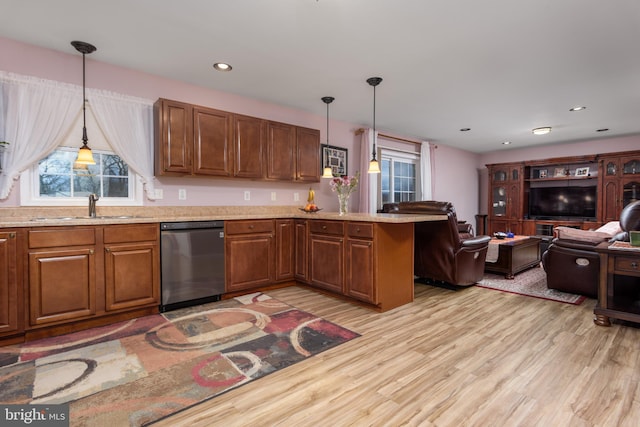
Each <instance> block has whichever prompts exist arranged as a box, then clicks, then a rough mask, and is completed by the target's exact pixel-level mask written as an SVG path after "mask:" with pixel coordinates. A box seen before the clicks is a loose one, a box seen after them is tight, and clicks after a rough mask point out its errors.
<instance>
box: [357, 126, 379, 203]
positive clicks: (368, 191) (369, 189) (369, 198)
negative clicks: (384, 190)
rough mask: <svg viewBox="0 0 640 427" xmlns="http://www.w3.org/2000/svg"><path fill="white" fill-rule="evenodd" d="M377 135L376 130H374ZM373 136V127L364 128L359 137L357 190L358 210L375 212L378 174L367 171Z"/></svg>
mask: <svg viewBox="0 0 640 427" xmlns="http://www.w3.org/2000/svg"><path fill="white" fill-rule="evenodd" d="M377 136H378V132H376V137H377ZM373 138H374V135H373V129H365V130H364V132H362V137H361V139H360V191H359V192H358V194H359V196H360V200H359V204H358V211H359V212H361V213H372V214H373V213H376V211H377V209H378V174H370V173H367V171H368V170H369V161H370V160H371V153H372V152H373ZM376 156H377V154H376ZM376 158H377V157H376ZM378 161H380V159H378Z"/></svg>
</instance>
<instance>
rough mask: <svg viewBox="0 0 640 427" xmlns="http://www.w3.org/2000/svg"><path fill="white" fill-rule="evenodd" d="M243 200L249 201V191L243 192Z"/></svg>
mask: <svg viewBox="0 0 640 427" xmlns="http://www.w3.org/2000/svg"><path fill="white" fill-rule="evenodd" d="M244 199H245V200H251V191H245V192H244Z"/></svg>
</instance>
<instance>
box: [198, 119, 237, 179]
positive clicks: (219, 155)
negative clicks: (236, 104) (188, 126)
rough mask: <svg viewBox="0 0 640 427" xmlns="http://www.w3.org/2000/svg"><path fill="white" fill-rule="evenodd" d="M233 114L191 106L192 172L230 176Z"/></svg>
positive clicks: (232, 152) (232, 161) (232, 154)
mask: <svg viewBox="0 0 640 427" xmlns="http://www.w3.org/2000/svg"><path fill="white" fill-rule="evenodd" d="M233 164H234V144H233V115H232V114H231V113H227V112H226V111H219V110H213V109H211V108H203V107H194V108H193V174H194V175H209V176H222V177H229V176H232V175H233Z"/></svg>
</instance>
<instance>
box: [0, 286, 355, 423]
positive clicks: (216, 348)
mask: <svg viewBox="0 0 640 427" xmlns="http://www.w3.org/2000/svg"><path fill="white" fill-rule="evenodd" d="M358 336H359V335H358V334H357V333H355V332H352V331H349V330H347V329H345V328H342V327H340V326H338V325H335V324H333V323H330V322H328V321H326V320H324V319H321V318H319V317H316V316H314V315H312V314H309V313H306V312H303V311H300V310H298V309H296V308H294V307H291V306H289V305H286V304H284V303H282V302H280V301H278V300H276V299H273V298H270V297H269V296H267V295H265V294H261V293H257V294H251V295H245V296H243V297H238V298H235V299H230V300H225V301H221V302H216V303H211V304H206V305H202V306H197V307H190V308H185V309H181V310H176V311H172V312H168V313H164V314H158V315H153V316H146V317H142V318H138V319H134V320H131V321H127V322H122V323H118V324H114V325H109V326H105V327H101V328H94V329H91V330H87V331H82V332H77V333H73V334H69V335H64V336H59V337H54V338H47V339H43V340H38V341H33V342H30V343H26V344H22V345H20V346H11V347H0V403H3V404H29V403H30V404H58V403H67V402H68V403H69V409H70V419H71V425H72V426H85V425H86V426H98V425H100V426H123V425H134V426H138V425H146V424H148V423H152V422H154V421H157V420H159V419H161V418H164V417H167V416H169V415H171V414H173V413H175V412H178V411H180V410H183V409H186V408H188V407H190V406H193V405H196V404H198V403H200V402H202V401H204V400H207V399H210V398H212V397H215V396H217V395H220V394H222V393H224V392H226V391H228V390H230V389H232V388H235V387H238V386H240V385H242V384H245V383H247V382H249V381H253V380H255V379H257V378H260V377H263V376H265V375H267V374H269V373H272V372H275V371H277V370H279V369H282V368H285V367H287V366H289V365H292V364H294V363H296V362H299V361H301V360H304V359H306V358H308V357H311V356H313V355H315V354H318V353H320V352H322V351H325V350H327V349H330V348H332V347H335V346H337V345H339V344H342V343H345V342H347V341H349V340H351V339H353V338H356V337H358Z"/></svg>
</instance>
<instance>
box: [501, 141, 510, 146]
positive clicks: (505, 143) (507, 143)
mask: <svg viewBox="0 0 640 427" xmlns="http://www.w3.org/2000/svg"><path fill="white" fill-rule="evenodd" d="M509 144H511V141H505V142H503V143H502V145H509Z"/></svg>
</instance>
